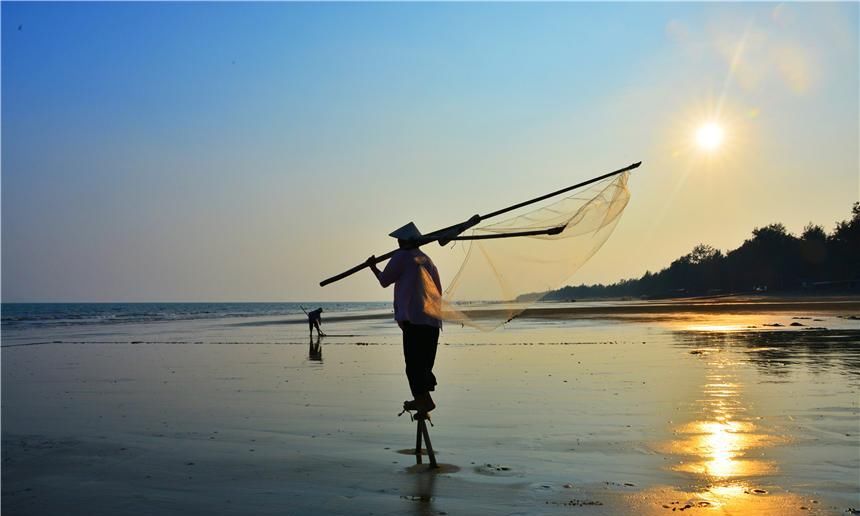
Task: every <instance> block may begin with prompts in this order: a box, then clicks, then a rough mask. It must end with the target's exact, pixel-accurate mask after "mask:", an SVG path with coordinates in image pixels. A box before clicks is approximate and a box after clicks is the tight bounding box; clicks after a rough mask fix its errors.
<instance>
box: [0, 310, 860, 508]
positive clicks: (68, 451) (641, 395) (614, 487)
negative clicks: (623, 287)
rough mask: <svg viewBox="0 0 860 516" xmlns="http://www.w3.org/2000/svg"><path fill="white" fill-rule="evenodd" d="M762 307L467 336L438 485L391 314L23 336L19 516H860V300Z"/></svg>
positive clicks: (446, 362)
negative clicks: (420, 438) (312, 325)
mask: <svg viewBox="0 0 860 516" xmlns="http://www.w3.org/2000/svg"><path fill="white" fill-rule="evenodd" d="M759 302H760V301H752V302H748V301H744V300H739V299H729V300H718V299H715V300H710V301H706V302H705V301H700V302H696V303H690V302H675V301H670V302H659V303H657V302H655V303H637V304H639V305H642V306H641V307H640V308H638V309H635V308H632V306H631V304H622V305H619V306H620V308H619V307H618V306H615V307H613V306H611V304H607V306H609V308H603V309H602V310H601V308H600V306H599V304H598V305H587V304H585V305H580V306H578V307H574V306H570V305H577V303H572V304H569V305H568V304H565V305H564V306H560V305H546V306H540V307H539V308H538V309H537V310H532V311H530V312H529V313H526V314H524V315H523V316H522V317H521V318H519V319H517V320H515V321H513V322H512V323H510V324H508V325H506V326H505V327H504V328H501V329H499V330H497V331H495V332H491V333H482V332H478V331H475V330H471V329H469V328H459V327H454V326H453V325H449V326H448V327H446V329H445V331H444V332H443V334H442V338H441V343H440V349H439V353H438V358H437V365H436V369H435V370H436V374H437V377H438V379H439V387H438V389H437V391H436V393H435V394H434V398H435V399H436V401H437V404H438V408H437V410H436V411H434V413H433V423H434V426H433V427H431V428H430V436H431V438H432V440H433V445H434V448H435V449H436V452H437V459H438V461H439V462H440V464H442V466H443V467H442V468H441V469H440V470H439V471H438V472H430V471H428V470H427V467H426V465H424V466H417V467H416V465H415V459H414V457H413V456H411V455H410V454H409V453H410V452H411V451H412V447H414V444H415V440H414V439H415V424H414V423H412V422H410V421H409V418H408V416H407V415H403V416H401V417H398V415H397V414H398V412H399V408H400V405H401V404H402V402H403V400H404V399H406V398H407V396H408V388H407V385H406V380H405V377H404V374H403V363H402V355H401V349H400V337H399V334H398V331H397V329H396V327H395V326H394V324H393V323H392V322H390V321H389V320H388V318H389V317H390V315H389V314H386V313H369V314H364V315H362V316H359V317H355V316H349V317H344V318H340V319H338V318H337V317H329V318H326V319H324V325H323V329H324V331H326V332H328V333H330V334H332V336H331V337H325V338H322V339H321V340H319V341H318V340H317V339H316V338H314V339H308V337H307V333H306V330H305V327H304V326H302V325H300V324H284V321H285V318H283V317H266V318H259V319H255V320H250V321H248V320H236V319H215V320H205V321H199V320H197V321H177V322H160V323H149V324H126V325H114V326H109V327H52V328H46V329H41V330H39V331H36V330H27V331H18V332H10V331H5V330H4V334H3V346H4V347H3V349H2V402H3V405H2V406H3V413H2V416H3V419H2V429H3V430H2V433H3V435H2V437H3V448H2V456H3V458H2V470H3V485H2V506H3V510H4V512H5V513H7V514H87V515H91V514H105V515H108V514H110V515H116V514H153V513H159V514H404V513H406V514H452V515H453V514H571V513H573V514H670V513H678V512H683V513H685V514H686V513H694V514H774V515H776V514H780V515H781V514H847V513H850V511H852V510H857V509H860V495H858V492H860V320H857V319H855V318H854V317H856V316H858V315H860V300H857V299H856V298H854V299H851V298H838V299H834V298H831V299H819V300H810V299H803V300H791V299H785V300H778V301H774V300H772V299H771V300H770V301H769V303H770V304H768V305H762V304H758V305H754V304H753V303H759ZM702 305H709V306H711V307H712V308H711V309H708V310H705V309H703V308H701V306H702ZM658 306H659V307H660V308H659V309H658V308H656V307H658ZM666 306H669V307H671V309H670V308H665V307H666ZM756 306H757V308H755V307H756ZM643 307H644V308H643ZM649 307H650V308H649ZM577 310H579V311H577ZM290 320H295V319H290Z"/></svg>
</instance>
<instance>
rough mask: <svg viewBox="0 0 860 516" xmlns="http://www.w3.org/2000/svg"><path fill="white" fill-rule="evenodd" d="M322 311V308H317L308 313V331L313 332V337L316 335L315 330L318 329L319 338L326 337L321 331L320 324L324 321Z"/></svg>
mask: <svg viewBox="0 0 860 516" xmlns="http://www.w3.org/2000/svg"><path fill="white" fill-rule="evenodd" d="M322 311H323V309H322V308H317V309H316V310H311V311H310V312H308V330H309V331H310V332H311V337H313V335H314V328H316V329H317V337H322V336H325V333H323V332H322V331H321V330H320V322H321V321H322V317H321V315H320V314H322Z"/></svg>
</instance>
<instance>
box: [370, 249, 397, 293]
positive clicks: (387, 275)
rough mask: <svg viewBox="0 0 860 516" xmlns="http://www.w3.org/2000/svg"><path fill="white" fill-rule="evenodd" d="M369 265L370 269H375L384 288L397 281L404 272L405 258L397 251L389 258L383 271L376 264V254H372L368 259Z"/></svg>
mask: <svg viewBox="0 0 860 516" xmlns="http://www.w3.org/2000/svg"><path fill="white" fill-rule="evenodd" d="M367 265H368V267H370V270H371V271H373V274H374V275H375V276H376V279H377V280H379V284H380V285H382V288H385V287H387V286H388V285H391V284H392V283H394V282H395V281H397V278H399V277H400V274H402V273H403V258H402V256H401V254H400V253H395V254H394V256H392V257H391V259H390V260H388V263H387V264H386V265H385V269H384V270H382V271H380V270H379V268H378V267H377V266H376V257H375V256H371V257H370V258H368V259H367Z"/></svg>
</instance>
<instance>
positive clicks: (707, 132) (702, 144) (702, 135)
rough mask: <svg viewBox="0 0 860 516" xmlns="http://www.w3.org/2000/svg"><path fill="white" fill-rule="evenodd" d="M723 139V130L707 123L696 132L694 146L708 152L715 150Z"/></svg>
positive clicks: (711, 123) (716, 125) (717, 125)
mask: <svg viewBox="0 0 860 516" xmlns="http://www.w3.org/2000/svg"><path fill="white" fill-rule="evenodd" d="M724 138H725V133H724V132H723V128H722V127H720V125H719V124H716V123H714V122H708V123H706V124H704V125H702V126H700V127H699V128H698V129H697V130H696V145H698V146H699V148H700V149H702V150H705V151H708V152H713V151H715V150H717V149H718V148H719V147H720V145H722V143H723V139H724Z"/></svg>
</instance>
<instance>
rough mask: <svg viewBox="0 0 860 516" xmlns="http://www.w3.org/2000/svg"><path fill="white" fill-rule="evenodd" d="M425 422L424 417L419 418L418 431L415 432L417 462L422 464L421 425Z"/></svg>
mask: <svg viewBox="0 0 860 516" xmlns="http://www.w3.org/2000/svg"><path fill="white" fill-rule="evenodd" d="M422 424H424V420H423V419H419V420H418V426H417V427H416V428H417V431H416V432H415V463H416V464H421V435H422V434H421V425H422Z"/></svg>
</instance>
